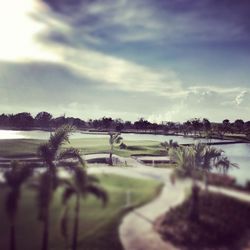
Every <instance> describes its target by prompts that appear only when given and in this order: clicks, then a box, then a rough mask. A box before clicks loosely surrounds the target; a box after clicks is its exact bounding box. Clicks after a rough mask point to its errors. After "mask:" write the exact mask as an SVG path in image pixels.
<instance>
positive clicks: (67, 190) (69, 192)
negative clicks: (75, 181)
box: [62, 186, 76, 205]
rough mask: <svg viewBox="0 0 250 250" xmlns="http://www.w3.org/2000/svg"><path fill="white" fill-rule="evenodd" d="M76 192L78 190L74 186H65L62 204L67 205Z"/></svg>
mask: <svg viewBox="0 0 250 250" xmlns="http://www.w3.org/2000/svg"><path fill="white" fill-rule="evenodd" d="M75 193H76V190H75V189H74V188H73V187H72V186H69V187H67V188H65V189H64V191H63V194H62V204H63V205H66V203H67V202H68V201H69V200H70V198H71V197H72V196H73V194H75Z"/></svg>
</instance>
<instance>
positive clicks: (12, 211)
mask: <svg viewBox="0 0 250 250" xmlns="http://www.w3.org/2000/svg"><path fill="white" fill-rule="evenodd" d="M31 174H32V170H31V167H30V166H28V165H21V164H19V163H18V162H17V161H13V162H12V163H11V168H10V170H9V171H7V172H5V174H4V178H5V184H6V186H7V187H9V189H10V191H9V193H8V194H7V197H6V201H5V209H6V213H7V215H8V218H9V221H10V243H9V249H10V250H15V249H16V230H15V224H16V215H17V211H18V201H19V199H20V197H21V187H22V185H23V184H24V183H25V181H26V180H27V179H28V178H29V177H30V175H31Z"/></svg>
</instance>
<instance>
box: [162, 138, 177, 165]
mask: <svg viewBox="0 0 250 250" xmlns="http://www.w3.org/2000/svg"><path fill="white" fill-rule="evenodd" d="M161 146H162V147H163V148H164V149H165V150H166V151H167V153H168V155H169V158H170V160H171V161H172V160H173V159H172V153H173V150H175V149H177V148H178V146H179V144H178V142H175V141H173V140H172V139H171V140H169V141H168V142H167V141H165V142H162V143H161Z"/></svg>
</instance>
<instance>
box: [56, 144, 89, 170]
mask: <svg viewBox="0 0 250 250" xmlns="http://www.w3.org/2000/svg"><path fill="white" fill-rule="evenodd" d="M57 158H58V160H59V161H60V160H63V159H75V160H77V161H78V162H79V163H80V164H81V165H82V166H85V161H84V159H83V158H82V156H81V154H80V151H79V150H78V149H76V148H67V149H65V150H63V151H61V152H60V154H59V155H58V157H57Z"/></svg>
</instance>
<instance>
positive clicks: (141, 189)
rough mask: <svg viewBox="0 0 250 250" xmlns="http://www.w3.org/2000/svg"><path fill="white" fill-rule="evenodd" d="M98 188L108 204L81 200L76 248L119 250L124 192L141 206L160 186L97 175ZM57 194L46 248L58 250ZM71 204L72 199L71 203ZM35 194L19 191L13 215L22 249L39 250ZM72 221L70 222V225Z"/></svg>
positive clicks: (0, 228) (2, 240)
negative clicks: (102, 192)
mask: <svg viewBox="0 0 250 250" xmlns="http://www.w3.org/2000/svg"><path fill="white" fill-rule="evenodd" d="M98 178H99V179H100V181H101V184H102V186H103V187H104V188H105V189H106V190H107V191H108V193H109V203H108V205H107V207H106V208H103V207H102V206H101V204H100V202H99V201H97V200H95V199H94V198H93V197H89V198H87V199H86V200H83V201H82V205H81V206H82V209H81V213H80V230H79V249H84V250H100V249H101V250H111V249H114V250H121V249H122V246H121V243H120V241H119V238H118V226H119V224H120V222H121V219H122V217H123V215H124V214H125V213H126V211H125V209H124V204H125V200H126V191H127V190H128V189H129V190H130V191H131V201H132V204H133V207H136V206H139V205H141V204H144V203H146V202H148V201H150V200H152V199H153V198H154V197H156V196H157V194H158V193H159V191H160V189H161V184H159V182H156V181H151V180H141V179H133V178H126V177H120V176H118V175H107V174H105V175H99V176H98ZM61 191H62V190H58V191H57V192H56V194H55V198H54V202H53V205H52V207H51V219H52V221H51V230H50V232H51V234H50V238H51V242H50V245H51V247H50V249H53V250H62V249H66V248H65V241H64V240H63V238H62V237H61V235H60V230H59V221H60V216H61V214H62V206H61ZM4 199H5V193H4V191H3V190H1V192H0V204H1V207H0V218H1V224H0V249H4V250H5V249H8V237H9V236H8V225H9V224H8V220H7V218H6V214H5V211H4ZM71 202H72V203H71V204H72V205H73V202H74V199H72V201H71ZM36 217H37V207H36V200H35V192H34V191H32V190H29V189H28V188H27V187H24V188H23V192H22V197H21V200H20V206H19V210H18V216H17V247H18V249H20V250H21V249H22V250H34V249H40V242H41V236H42V235H41V233H42V231H41V229H42V228H41V223H40V222H38V221H37V219H36ZM71 221H72V220H70V222H71Z"/></svg>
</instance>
